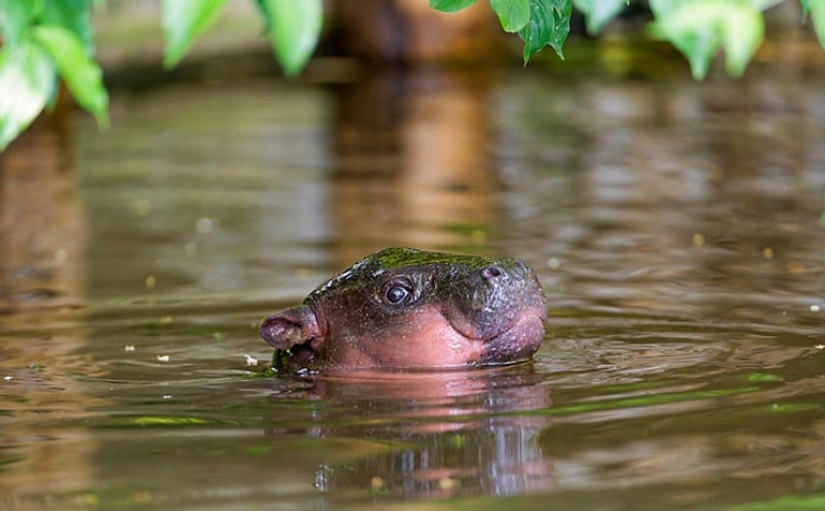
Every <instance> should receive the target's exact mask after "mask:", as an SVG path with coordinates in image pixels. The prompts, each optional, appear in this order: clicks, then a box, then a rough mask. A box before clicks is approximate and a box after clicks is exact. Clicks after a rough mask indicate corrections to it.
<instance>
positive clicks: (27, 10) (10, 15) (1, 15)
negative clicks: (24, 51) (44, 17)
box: [0, 0, 35, 47]
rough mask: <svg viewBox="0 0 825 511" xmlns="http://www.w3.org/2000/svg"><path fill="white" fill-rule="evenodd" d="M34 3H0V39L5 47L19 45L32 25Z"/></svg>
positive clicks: (14, 0)
mask: <svg viewBox="0 0 825 511" xmlns="http://www.w3.org/2000/svg"><path fill="white" fill-rule="evenodd" d="M34 12H35V2H33V1H32V0H3V1H2V2H0V39H2V42H3V44H4V45H5V46H6V47H14V46H17V45H18V44H20V42H21V41H22V40H23V38H24V37H25V35H26V31H27V30H28V29H29V26H30V25H31V24H32V23H33V18H34Z"/></svg>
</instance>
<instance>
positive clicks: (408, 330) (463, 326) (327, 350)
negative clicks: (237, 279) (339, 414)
mask: <svg viewBox="0 0 825 511" xmlns="http://www.w3.org/2000/svg"><path fill="white" fill-rule="evenodd" d="M546 315H547V312H546V299H545V297H544V293H543V291H542V288H541V284H540V283H539V281H538V279H537V278H536V275H535V274H534V273H533V272H532V271H531V270H530V268H528V267H527V266H526V265H524V263H522V262H521V261H518V260H516V259H488V258H484V257H476V256H466V255H454V254H444V253H438V252H424V251H420V250H414V249H408V248H389V249H386V250H383V251H381V252H378V253H375V254H373V255H370V256H368V257H366V258H364V259H362V260H361V261H359V262H357V263H355V264H354V265H353V266H351V267H350V268H348V269H347V270H345V271H344V272H342V273H341V274H340V275H338V276H336V277H334V278H333V279H331V280H329V281H328V282H326V283H325V284H322V285H321V286H319V287H318V288H317V289H315V290H314V291H313V292H312V293H310V294H309V296H307V298H306V299H305V300H304V302H303V304H302V305H300V306H298V307H293V308H290V309H287V310H284V311H281V312H279V313H276V314H274V315H272V316H269V317H268V318H266V319H265V320H264V321H263V322H262V323H261V326H260V331H261V336H262V337H263V339H264V340H265V341H266V342H267V343H269V344H270V345H271V346H273V347H274V348H276V349H277V350H279V353H280V354H281V355H284V357H283V358H282V359H283V360H285V363H284V366H285V367H286V368H287V369H289V370H295V369H298V368H308V369H313V370H318V369H320V370H335V369H362V368H392V369H437V368H463V367H472V366H487V365H499V364H510V363H514V362H520V361H525V360H529V359H530V358H531V356H532V355H533V353H535V352H536V350H537V349H538V348H539V346H540V345H541V342H542V338H543V335H544V324H545V321H546ZM277 358H278V357H276V359H277Z"/></svg>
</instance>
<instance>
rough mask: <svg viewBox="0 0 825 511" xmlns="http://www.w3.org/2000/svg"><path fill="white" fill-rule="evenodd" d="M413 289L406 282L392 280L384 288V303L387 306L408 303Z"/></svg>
mask: <svg viewBox="0 0 825 511" xmlns="http://www.w3.org/2000/svg"><path fill="white" fill-rule="evenodd" d="M412 295H413V287H412V284H411V283H410V282H407V281H406V280H393V281H390V282H388V283H387V284H386V285H385V286H384V301H385V302H386V303H387V304H388V305H401V304H403V303H407V302H409V301H410V299H411V297H412Z"/></svg>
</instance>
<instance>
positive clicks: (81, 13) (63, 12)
mask: <svg viewBox="0 0 825 511" xmlns="http://www.w3.org/2000/svg"><path fill="white" fill-rule="evenodd" d="M91 17H92V2H91V0H46V1H45V2H43V12H42V14H41V19H40V21H41V22H42V23H43V24H46V25H59V26H61V27H64V28H67V29H69V30H71V31H72V32H74V33H75V35H77V37H78V38H79V39H80V41H81V42H82V43H83V47H84V49H85V50H86V54H87V55H92V53H93V52H94V34H93V31H92V20H91Z"/></svg>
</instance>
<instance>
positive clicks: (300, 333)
mask: <svg viewBox="0 0 825 511" xmlns="http://www.w3.org/2000/svg"><path fill="white" fill-rule="evenodd" d="M260 332H261V337H263V339H264V340H265V341H266V342H267V344H269V345H270V346H272V347H273V348H276V349H279V350H288V349H289V348H291V347H293V346H295V345H296V344H303V343H305V342H307V341H311V340H318V339H320V337H321V330H320V328H318V319H317V318H316V317H315V313H314V312H312V309H310V308H309V307H307V306H306V305H301V306H298V307H292V308H291V309H286V310H283V311H281V312H278V313H275V314H273V315H272V316H269V317H268V318H266V319H265V320H263V321H262V322H261V327H260Z"/></svg>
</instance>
